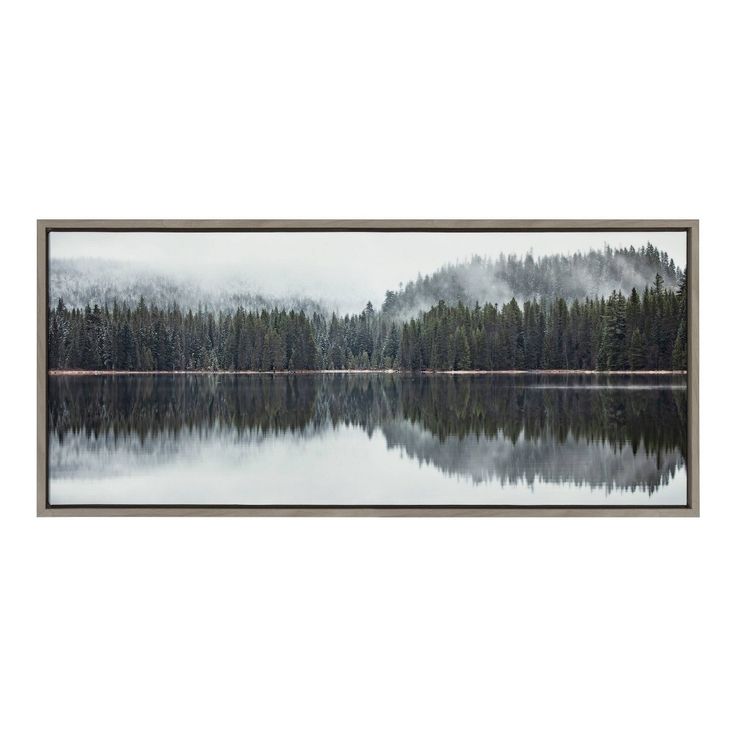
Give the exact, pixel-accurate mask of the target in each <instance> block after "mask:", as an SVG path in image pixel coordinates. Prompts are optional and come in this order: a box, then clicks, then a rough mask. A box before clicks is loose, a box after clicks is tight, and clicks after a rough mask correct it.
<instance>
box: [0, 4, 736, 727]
mask: <svg viewBox="0 0 736 736" xmlns="http://www.w3.org/2000/svg"><path fill="white" fill-rule="evenodd" d="M727 9H728V4H726V3H709V2H700V3H697V4H694V3H679V2H663V3H654V2H642V1H641V0H638V1H637V2H619V3H616V4H606V5H602V4H597V3H590V2H577V3H576V2H556V3H542V2H540V3H534V2H520V3H499V4H494V3H488V2H482V3H470V2H462V1H460V2H453V3H447V2H441V3H440V2H427V1H426V0H425V1H424V2H398V1H397V0H391V2H377V1H376V0H372V2H369V3H368V2H366V3H348V2H344V0H343V1H341V2H331V3H330V2H309V3H305V2H293V3H292V2H280V3H242V2H232V3H223V2H208V3H191V2H171V3H163V2H152V1H151V0H146V2H130V1H129V2H126V3H117V4H112V3H99V2H73V1H72V0H67V2H46V3H44V2H33V1H30V2H24V3H12V4H11V3H8V4H5V5H3V10H2V20H1V21H0V29H1V30H0V34H2V39H1V42H0V56H1V58H0V62H1V64H2V66H1V68H2V75H3V93H2V105H3V110H2V114H1V115H0V126H2V131H1V133H2V134H1V135H0V146H1V147H2V150H1V152H0V153H1V157H0V177H1V179H0V181H1V186H2V191H0V202H1V203H2V205H1V206H2V210H3V231H2V232H3V234H2V240H3V246H4V260H3V269H2V278H3V284H2V290H1V293H2V309H1V310H0V311H1V314H2V332H1V333H0V334H2V336H3V345H4V348H3V351H2V352H3V357H2V389H3V392H2V397H3V401H2V422H0V432H2V436H1V437H0V447H2V453H3V455H2V462H3V478H4V482H3V483H2V514H1V515H0V578H1V579H0V591H1V594H2V596H3V602H2V604H1V605H0V619H1V621H2V625H1V628H0V678H1V679H2V682H1V683H0V700H1V701H2V702H1V703H0V731H1V732H2V733H4V734H9V735H10V736H19V735H24V734H54V735H55V736H56V735H61V734H74V736H84V735H87V734H90V735H91V734H94V735H95V736H98V735H99V734H105V735H106V736H110V735H117V734H121V735H122V734H125V735H126V736H128V735H129V734H137V735H141V734H146V735H147V734H156V735H157V736H158V735H160V734H176V735H177V736H184V735H186V734H197V735H201V734H241V733H249V734H259V735H260V734H267V735H269V734H319V736H325V735H326V734H340V735H343V734H371V735H373V734H401V735H402V736H404V735H405V734H422V736H425V735H427V734H449V733H458V734H481V733H484V734H485V733H499V734H504V735H505V736H507V735H509V734H512V735H513V734H565V735H566V736H569V735H570V734H586V735H587V734H591V733H595V734H616V735H618V734H627V735H634V734H647V735H648V734H668V736H670V735H672V734H692V733H698V734H708V735H710V734H732V733H734V730H735V727H736V718H735V716H734V710H733V702H732V699H733V686H734V682H733V680H734V678H733V662H734V658H735V656H736V651H735V647H734V631H733V627H734V621H735V620H736V610H734V602H733V579H734V575H733V563H734V546H735V544H734V524H735V523H736V516H735V515H734V512H735V508H734V507H735V504H734V487H733V466H732V463H731V461H730V458H732V457H733V452H734V451H733V432H732V428H731V427H732V422H733V418H732V417H733V408H734V407H733V401H732V398H731V390H730V387H729V383H730V381H729V378H730V375H729V371H728V368H729V366H732V365H733V359H732V355H731V353H732V350H731V345H732V343H733V334H732V330H731V327H730V325H731V323H732V321H733V314H732V309H731V307H730V305H731V304H732V295H733V289H732V288H731V289H729V286H730V285H731V284H732V283H733V274H734V270H735V267H736V259H735V258H734V252H735V251H734V185H733V174H734V170H735V166H736V157H735V156H734V130H736V120H734V112H733V76H732V73H733V68H734V61H735V60H734V55H735V54H734V47H733V34H732V32H733V22H732V19H731V18H729V17H727V15H726V13H727ZM38 217H41V218H52V217H131V218H146V217H151V218H164V217H168V218H185V217H212V218H222V217H234V218H247V217H280V218H284V217H354V218H363V217H398V218H406V217H426V218H442V217H483V218H493V217H541V218H553V217H572V218H580V217H621V218H631V217H698V218H701V222H702V229H701V253H702V275H701V295H702V318H701V356H702V379H701V385H702V404H703V410H702V415H701V420H702V464H703V470H702V494H703V507H702V518H701V519H699V520H687V519H684V520H676V519H675V520H657V519H632V520H616V519H594V520H585V519H556V520H545V519H531V520H524V519H507V520H503V519H488V520H457V519H456V520H453V519H446V520H426V519H413V520H380V519H379V520H374V519H352V520H351V519H343V520H299V519H282V520H278V519H276V520H259V519H252V520H248V519H190V520H180V519H166V520H160V519H139V520H129V519H108V520H101V519H68V520H63V519H36V518H35V508H34V504H35V500H34V497H35V442H34V440H35V389H34V381H35V363H34V360H35V319H36V317H35V269H36V264H35V230H34V221H35V219H36V218H38ZM356 268H360V264H359V263H356ZM729 700H730V701H731V702H730V703H729V702H728V701H729Z"/></svg>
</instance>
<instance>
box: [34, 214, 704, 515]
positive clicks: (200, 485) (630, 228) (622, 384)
mask: <svg viewBox="0 0 736 736" xmlns="http://www.w3.org/2000/svg"><path fill="white" fill-rule="evenodd" d="M38 325H39V327H38V412H39V414H38V488H37V494H38V498H37V508H38V514H39V515H41V516H79V515H87V516H91V515H251V516H252V515H386V516H390V515H394V516H398V515H423V516H435V515H476V516H482V515H486V516H490V515H620V516H633V515H661V516H696V515H697V514H698V509H699V501H698V351H697V335H698V331H697V327H698V223H697V221H694V220H670V221H668V220H637V221H621V220H608V221H587V220H582V221H566V220H551V221H516V220H513V221H496V220H490V221H485V220H469V221H443V220H431V221H419V220H409V221H379V220H375V221H336V220H325V221H289V220H287V221H237V220H236V221H199V220H196V221H167V220H162V221H112V220H109V221H106V220H102V221H94V220H81V221H72V220H43V221H39V222H38Z"/></svg>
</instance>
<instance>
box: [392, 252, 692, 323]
mask: <svg viewBox="0 0 736 736" xmlns="http://www.w3.org/2000/svg"><path fill="white" fill-rule="evenodd" d="M657 274H659V275H660V276H661V277H662V279H663V280H664V283H663V285H664V286H665V287H666V288H672V289H674V288H676V286H677V284H678V281H679V280H680V278H681V277H682V271H681V269H679V268H678V267H677V266H676V265H675V263H674V261H673V260H672V258H670V257H669V256H668V255H667V253H665V252H664V251H660V250H658V249H657V248H655V247H654V246H653V245H652V244H651V243H648V244H647V245H646V246H642V247H640V248H638V249H636V248H634V247H633V246H632V247H630V248H617V249H613V248H611V247H606V248H604V249H602V250H591V251H589V252H588V253H580V252H578V253H574V254H572V255H553V256H542V257H540V258H535V257H534V256H533V255H532V253H528V254H526V256H524V257H521V258H520V257H518V256H515V255H508V256H505V255H501V256H499V257H498V258H497V259H490V258H482V257H480V256H474V257H473V258H471V259H470V260H469V261H465V262H463V263H456V264H448V265H446V266H443V267H442V268H441V269H439V270H438V271H435V272H434V273H432V274H431V275H428V276H424V277H422V276H419V277H417V279H415V280H414V281H411V282H409V283H408V284H405V285H403V286H401V287H400V288H399V289H398V290H397V291H387V292H386V297H385V299H384V303H383V311H384V313H385V314H386V315H387V316H391V317H396V318H402V317H409V316H415V315H416V314H418V313H419V312H422V311H426V310H428V309H430V308H431V307H432V306H434V305H436V304H438V303H439V302H440V301H445V302H446V303H447V304H457V303H458V302H460V303H462V304H464V305H468V306H472V305H474V304H475V303H476V302H478V303H479V304H485V303H491V304H503V303H504V302H508V301H510V300H511V298H512V297H514V298H516V300H517V301H520V302H524V301H527V300H532V299H537V300H541V299H553V298H560V297H561V298H563V299H565V300H566V301H573V300H574V299H580V300H583V299H585V298H586V297H596V296H600V297H607V296H608V295H609V294H611V292H613V291H622V292H623V293H624V294H629V293H630V292H631V289H632V288H634V287H636V288H637V289H639V290H640V291H643V289H644V287H645V286H646V285H647V284H651V283H652V282H653V281H654V278H655V276H656V275H657Z"/></svg>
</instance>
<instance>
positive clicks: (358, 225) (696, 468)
mask: <svg viewBox="0 0 736 736" xmlns="http://www.w3.org/2000/svg"><path fill="white" fill-rule="evenodd" d="M698 225H699V222H698V220H39V221H38V222H37V248H38V250H37V253H38V262H37V267H38V279H37V289H38V293H37V299H38V302H37V303H38V334H37V348H38V350H37V386H38V393H37V396H38V403H37V483H36V499H37V505H36V509H37V515H38V516H699V515H700V489H699V480H700V450H699V390H698V371H699V348H698V338H699V329H698V296H699V290H698V286H699V281H698V276H699V274H698ZM54 230H114V231H145V230H148V231H157V230H158V231H162V230H165V231H244V232H245V231H258V230H263V231H268V230H277V231H294V232H305V231H333V232H349V231H375V232H381V231H414V232H417V231H446V232H447V231H459V232H460V231H471V232H472V231H475V232H479V231H493V232H514V231H528V232H534V231H538V232H545V231H547V232H548V231H557V232H564V231H568V232H572V231H619V232H626V231H639V232H644V231H663V230H670V231H685V232H686V233H687V267H688V372H687V392H688V393H687V402H688V468H687V505H686V506H682V507H633V506H624V507H613V506H602V507H601V506H596V507H594V506H588V507H582V506H564V507H563V506H555V507H550V506H547V507H538V506H537V507H532V506H518V507H506V506H495V507H492V506H463V507H457V506H453V507H447V506H444V507H443V506H437V507H421V508H420V507H402V506H392V507H385V506H380V507H365V506H353V507H344V506H340V507H338V506H333V507H324V506H319V507H309V506H301V507H294V506H281V507H265V508H264V507H253V506H250V507H247V506H240V507H232V506H206V507H203V506H196V507H195V506H84V507H80V506H55V507H54V506H49V505H48V502H47V488H48V476H47V470H48V464H47V461H48V457H47V439H48V438H47V413H48V412H47V379H48V372H47V362H46V360H47V356H46V349H47V324H46V318H47V308H48V307H47V304H48V294H47V269H48V235H49V233H50V232H51V231H54Z"/></svg>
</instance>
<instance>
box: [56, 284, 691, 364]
mask: <svg viewBox="0 0 736 736" xmlns="http://www.w3.org/2000/svg"><path fill="white" fill-rule="evenodd" d="M48 364H49V368H51V369H79V370H132V371H177V370H207V371H218V370H224V371H228V370H230V371H233V370H234V371H262V372H269V371H283V370H295V371H299V370H315V369H338V370H340V369H376V368H398V369H402V370H411V371H420V370H435V371H445V370H537V369H552V370H554V369H558V370H559V369H573V370H612V371H622V370H629V369H633V370H644V369H650V370H651V369H659V370H670V369H671V368H675V369H678V370H680V369H685V367H686V365H687V284H686V278H685V277H684V276H683V278H682V279H681V282H680V285H679V288H678V290H677V291H676V292H675V291H672V290H669V289H667V288H665V287H664V286H663V282H662V279H661V278H656V279H655V283H654V286H653V287H652V288H651V289H650V288H648V287H647V288H646V289H645V290H644V294H643V297H642V298H640V297H639V294H638V293H637V292H636V290H635V289H634V290H632V292H631V295H630V296H629V297H628V298H627V297H625V296H624V295H623V294H622V293H621V292H614V293H613V294H612V295H611V296H610V297H609V298H608V299H585V301H580V300H577V299H576V300H574V301H573V302H572V303H571V304H570V303H568V302H566V301H565V300H564V299H561V298H558V299H552V300H549V301H547V300H542V301H537V300H529V301H526V302H524V304H523V305H522V306H520V305H519V304H518V303H517V301H516V300H515V299H511V300H510V301H509V302H507V303H506V304H504V305H503V306H501V307H500V308H499V307H498V306H497V305H495V304H484V305H480V304H476V305H475V306H474V307H469V306H466V305H464V304H462V303H457V304H456V305H455V306H449V305H448V304H447V303H445V302H444V301H440V302H439V303H438V304H436V305H435V306H433V307H432V308H431V309H429V310H428V311H427V312H424V313H422V314H420V315H419V316H418V317H416V318H412V319H410V320H409V321H407V322H400V321H398V320H396V319H393V318H391V317H389V316H387V315H386V314H384V313H383V312H382V311H381V312H376V311H375V310H374V309H373V307H372V305H371V304H370V303H368V305H367V306H366V308H365V309H364V310H363V311H362V312H361V313H360V314H354V315H346V316H342V317H340V316H338V315H336V314H333V315H332V316H331V318H329V319H327V318H325V316H324V315H322V314H320V313H316V312H315V313H314V314H313V315H312V316H311V317H308V316H307V315H306V314H305V313H304V312H303V311H299V312H296V311H294V310H292V311H288V312H287V311H285V310H279V309H275V310H271V311H267V310H265V309H264V310H261V311H260V312H255V311H249V312H246V311H244V310H243V309H238V310H236V311H235V312H234V313H213V312H209V311H205V310H202V309H200V310H198V311H197V312H192V311H191V310H188V311H187V312H186V313H185V312H183V311H181V310H180V309H179V308H178V307H177V306H176V305H173V306H171V307H169V308H166V309H162V308H160V307H158V306H155V305H148V304H146V303H145V301H144V300H143V299H141V300H140V301H139V302H138V304H137V305H136V307H135V308H134V309H131V308H130V307H128V306H127V305H119V304H114V305H113V307H112V309H109V308H107V307H105V308H100V307H99V306H97V305H94V306H89V305H88V306H87V307H85V308H84V309H71V310H70V309H68V308H67V307H66V306H65V304H64V303H63V302H62V301H61V300H59V302H58V304H57V306H56V307H55V308H54V309H52V310H50V311H49V329H48Z"/></svg>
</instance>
